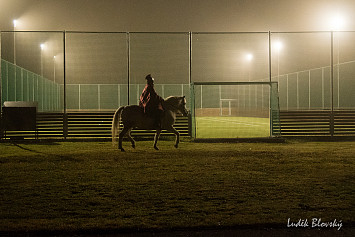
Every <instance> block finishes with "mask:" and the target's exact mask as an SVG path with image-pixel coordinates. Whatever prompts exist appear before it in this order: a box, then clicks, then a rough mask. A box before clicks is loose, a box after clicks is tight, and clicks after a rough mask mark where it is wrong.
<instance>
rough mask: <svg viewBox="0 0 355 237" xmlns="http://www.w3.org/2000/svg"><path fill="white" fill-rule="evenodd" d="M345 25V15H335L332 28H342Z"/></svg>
mask: <svg viewBox="0 0 355 237" xmlns="http://www.w3.org/2000/svg"><path fill="white" fill-rule="evenodd" d="M344 26H345V18H344V16H342V15H340V14H338V15H335V16H333V18H331V20H330V27H331V30H341V29H343V28H344Z"/></svg>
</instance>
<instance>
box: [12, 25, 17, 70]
mask: <svg viewBox="0 0 355 237" xmlns="http://www.w3.org/2000/svg"><path fill="white" fill-rule="evenodd" d="M12 23H13V24H14V64H15V65H16V33H15V31H16V26H17V20H13V21H12Z"/></svg>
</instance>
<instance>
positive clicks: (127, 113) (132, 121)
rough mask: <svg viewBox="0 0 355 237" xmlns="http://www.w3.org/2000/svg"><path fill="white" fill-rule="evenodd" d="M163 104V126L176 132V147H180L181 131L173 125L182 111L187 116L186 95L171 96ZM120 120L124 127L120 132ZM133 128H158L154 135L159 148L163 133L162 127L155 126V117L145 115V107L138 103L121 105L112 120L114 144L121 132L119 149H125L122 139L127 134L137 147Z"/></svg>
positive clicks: (155, 143)
mask: <svg viewBox="0 0 355 237" xmlns="http://www.w3.org/2000/svg"><path fill="white" fill-rule="evenodd" d="M162 105H163V108H164V115H163V118H162V121H161V127H162V128H163V129H165V130H167V131H169V132H172V133H174V134H175V137H176V139H175V147H176V148H178V145H179V141H180V135H179V132H178V131H176V129H175V128H174V127H173V125H174V123H175V119H176V114H178V113H182V114H183V115H184V116H187V114H188V112H187V110H186V98H185V96H181V97H177V96H169V97H168V98H166V99H165V100H163V102H162ZM120 120H121V121H122V124H123V129H122V131H121V132H119V130H120V126H119V123H120ZM133 128H139V129H146V130H154V129H156V132H155V136H154V149H156V150H159V149H158V147H157V142H158V139H159V136H160V133H161V129H157V128H156V127H154V119H153V118H151V117H148V116H147V115H145V114H144V112H143V108H141V107H139V106H138V105H128V106H121V107H120V108H118V109H117V110H116V112H115V115H114V116H113V120H112V130H111V131H112V143H113V144H114V142H115V141H117V133H118V132H119V136H118V149H120V150H121V151H125V150H124V149H123V147H122V139H123V137H124V136H125V135H126V134H127V137H128V139H129V140H130V141H131V143H132V147H133V148H135V147H136V145H135V141H134V140H133V138H132V137H131V130H132V129H133Z"/></svg>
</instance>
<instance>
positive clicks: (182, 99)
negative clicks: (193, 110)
mask: <svg viewBox="0 0 355 237" xmlns="http://www.w3.org/2000/svg"><path fill="white" fill-rule="evenodd" d="M179 99H180V103H179V108H180V109H179V110H180V112H181V113H182V114H183V115H184V116H187V115H188V113H189V112H188V111H187V109H186V98H185V96H182V97H179Z"/></svg>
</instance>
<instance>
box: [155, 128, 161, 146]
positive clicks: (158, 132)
mask: <svg viewBox="0 0 355 237" xmlns="http://www.w3.org/2000/svg"><path fill="white" fill-rule="evenodd" d="M160 133H161V129H157V130H156V131H155V136H154V149H155V150H159V148H158V147H157V143H158V140H159V136H160Z"/></svg>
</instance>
